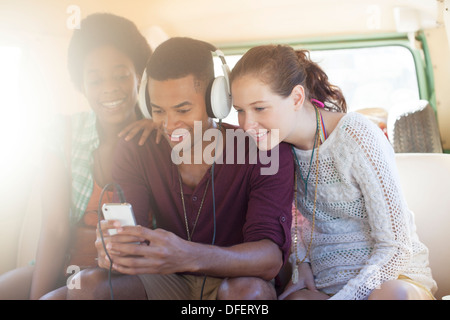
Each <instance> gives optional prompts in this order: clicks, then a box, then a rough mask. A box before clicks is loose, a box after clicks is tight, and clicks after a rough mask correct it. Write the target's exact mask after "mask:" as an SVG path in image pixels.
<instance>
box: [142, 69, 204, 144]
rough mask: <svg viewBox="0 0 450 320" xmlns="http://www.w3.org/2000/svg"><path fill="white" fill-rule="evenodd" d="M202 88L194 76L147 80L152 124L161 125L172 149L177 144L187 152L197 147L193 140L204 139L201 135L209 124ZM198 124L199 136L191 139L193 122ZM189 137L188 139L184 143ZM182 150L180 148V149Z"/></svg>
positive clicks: (193, 136)
mask: <svg viewBox="0 0 450 320" xmlns="http://www.w3.org/2000/svg"><path fill="white" fill-rule="evenodd" d="M205 90H206V88H205V86H204V85H202V84H201V82H200V81H198V80H196V79H195V78H194V76H193V75H188V76H186V77H183V78H179V79H169V80H164V81H158V80H154V79H152V78H149V82H148V92H149V96H150V100H151V102H150V105H151V110H152V117H153V121H155V122H156V123H162V124H163V130H164V133H165V135H164V136H165V138H166V139H167V141H168V142H169V144H170V145H171V147H174V146H175V145H178V144H187V143H189V142H186V141H190V145H183V146H182V147H183V148H185V150H186V149H192V150H193V146H194V144H196V143H202V141H201V139H200V141H196V140H195V139H194V138H195V137H200V138H201V137H203V133H204V131H205V130H207V129H208V128H209V127H210V126H211V124H212V119H210V118H209V117H208V115H207V113H206V105H205ZM198 121H201V124H202V135H201V136H200V135H198V134H197V135H194V124H195V122H198ZM188 135H190V139H187V137H188ZM179 147H181V145H179Z"/></svg>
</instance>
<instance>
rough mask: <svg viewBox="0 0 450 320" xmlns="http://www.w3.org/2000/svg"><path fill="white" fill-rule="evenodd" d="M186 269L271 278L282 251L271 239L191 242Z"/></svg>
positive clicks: (278, 267) (216, 274)
mask: <svg viewBox="0 0 450 320" xmlns="http://www.w3.org/2000/svg"><path fill="white" fill-rule="evenodd" d="M191 248H192V249H191V250H190V251H191V254H190V258H189V261H188V264H187V266H188V267H189V268H190V269H191V270H189V271H193V272H197V273H204V274H207V275H211V276H217V277H243V276H254V277H260V278H262V279H265V280H271V279H273V278H274V277H275V276H276V275H277V274H278V272H279V271H280V269H281V266H282V264H283V262H282V253H281V251H280V249H279V248H278V246H277V245H276V244H275V243H273V242H272V241H270V240H260V241H256V242H247V243H242V244H239V245H235V246H232V247H217V246H211V245H203V244H196V243H191Z"/></svg>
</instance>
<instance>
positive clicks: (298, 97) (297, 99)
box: [291, 84, 305, 111]
mask: <svg viewBox="0 0 450 320" xmlns="http://www.w3.org/2000/svg"><path fill="white" fill-rule="evenodd" d="M291 97H292V99H293V100H294V110H296V111H297V110H298V109H300V108H301V107H302V106H303V103H304V102H305V88H303V86H301V85H299V84H298V85H296V86H295V87H294V88H293V89H292V92H291Z"/></svg>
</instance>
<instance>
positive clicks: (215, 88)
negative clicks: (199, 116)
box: [206, 76, 231, 119]
mask: <svg viewBox="0 0 450 320" xmlns="http://www.w3.org/2000/svg"><path fill="white" fill-rule="evenodd" d="M206 101H207V102H206V111H207V112H208V115H209V116H210V117H211V118H217V119H224V118H226V117H227V116H228V114H229V113H230V110H231V96H230V94H229V93H228V83H227V80H226V78H225V77H224V76H219V77H217V78H215V79H214V81H212V82H211V84H210V85H209V86H208V88H207V90H206Z"/></svg>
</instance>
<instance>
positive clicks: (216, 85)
mask: <svg viewBox="0 0 450 320" xmlns="http://www.w3.org/2000/svg"><path fill="white" fill-rule="evenodd" d="M214 52H215V53H216V55H217V56H218V57H219V58H220V61H221V62H222V70H223V74H224V75H223V76H218V77H216V78H214V80H213V81H211V83H210V84H209V86H208V88H207V90H206V96H205V102H206V112H207V113H208V116H209V117H211V118H217V119H224V118H226V117H227V116H228V114H229V113H230V110H231V103H232V102H231V88H230V68H229V67H228V65H227V63H226V61H225V55H224V54H223V52H222V51H220V50H216V51H214ZM147 83H148V77H147V70H144V72H143V74H142V79H141V84H140V86H139V108H140V110H141V112H142V114H143V115H144V117H145V118H148V119H151V118H152V116H151V114H150V111H149V108H150V104H149V102H150V97H149V95H148V90H147Z"/></svg>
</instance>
